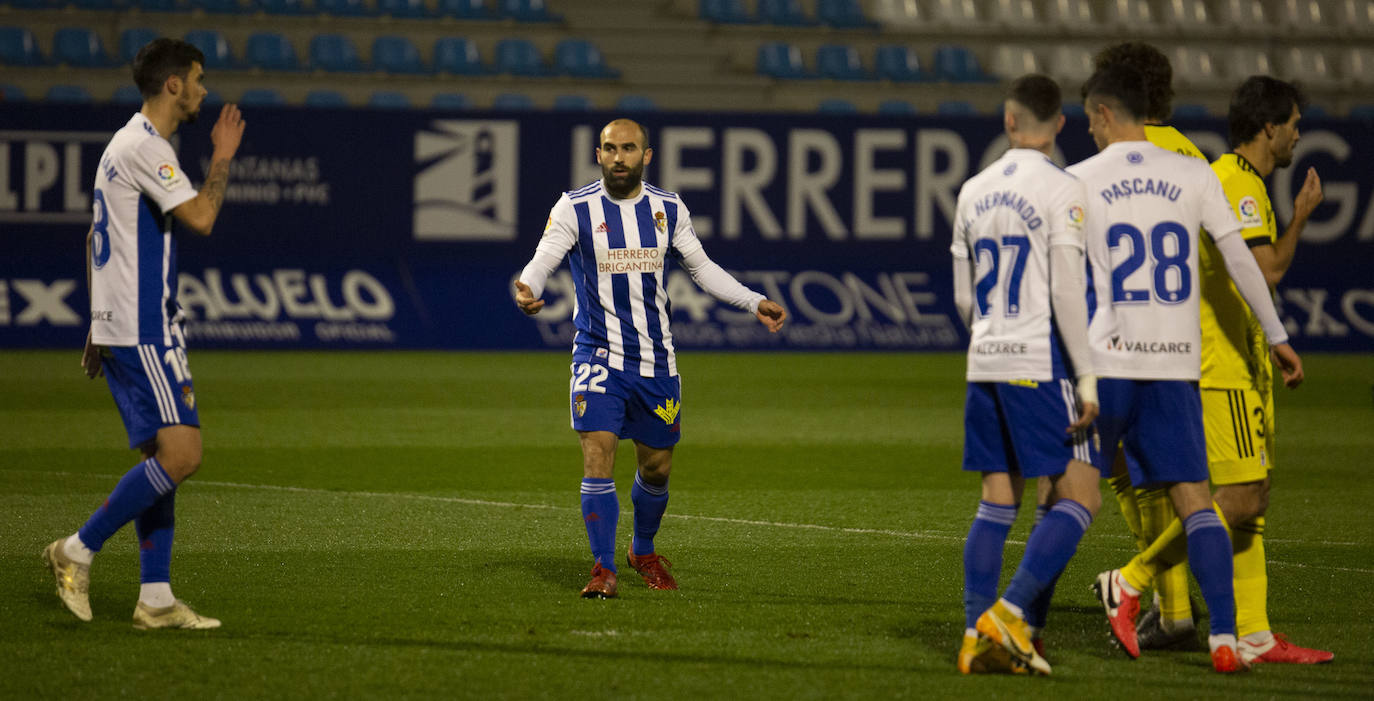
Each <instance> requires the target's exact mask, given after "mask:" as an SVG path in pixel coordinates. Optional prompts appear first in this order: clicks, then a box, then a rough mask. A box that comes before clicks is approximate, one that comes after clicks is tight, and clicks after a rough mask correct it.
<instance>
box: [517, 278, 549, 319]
mask: <svg viewBox="0 0 1374 701" xmlns="http://www.w3.org/2000/svg"><path fill="white" fill-rule="evenodd" d="M515 306H517V307H520V311H522V312H524V313H526V314H528V315H530V316H534V315H535V314H538V313H539V310H540V309H543V308H544V300H542V299H535V298H534V293H533V292H531V291H530V286H529V285H526V284H525V283H523V282H520V281H519V280H516V281H515Z"/></svg>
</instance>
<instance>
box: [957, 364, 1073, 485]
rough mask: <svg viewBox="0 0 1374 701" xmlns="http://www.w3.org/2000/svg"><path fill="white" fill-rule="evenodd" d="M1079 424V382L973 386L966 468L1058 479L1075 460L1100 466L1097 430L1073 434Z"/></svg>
mask: <svg viewBox="0 0 1374 701" xmlns="http://www.w3.org/2000/svg"><path fill="white" fill-rule="evenodd" d="M1077 420H1078V402H1077V399H1076V397H1075V394H1074V389H1073V383H1072V382H1070V381H1069V380H1065V379H1059V380H1050V381H1048V382H1031V381H1018V382H970V383H969V384H968V394H967V397H966V399H965V401H964V469H965V470H968V471H971V472H1015V473H1019V474H1020V475H1021V476H1022V477H1044V476H1046V475H1058V474H1061V473H1063V472H1064V470H1065V468H1067V467H1068V464H1069V461H1070V460H1080V461H1082V462H1085V463H1088V464H1090V465H1095V464H1097V460H1098V458H1097V451H1098V444H1097V435H1096V433H1095V432H1094V431H1093V429H1091V428H1089V429H1088V430H1086V431H1078V432H1076V433H1073V434H1069V433H1067V432H1066V431H1067V430H1068V428H1069V425H1070V424H1072V423H1073V422H1075V421H1077Z"/></svg>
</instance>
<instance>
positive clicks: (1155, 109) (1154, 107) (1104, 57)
mask: <svg viewBox="0 0 1374 701" xmlns="http://www.w3.org/2000/svg"><path fill="white" fill-rule="evenodd" d="M1112 66H1121V67H1124V68H1128V69H1130V70H1131V71H1133V72H1135V73H1139V74H1140V75H1141V76H1142V77H1143V78H1144V79H1145V92H1146V95H1145V99H1146V102H1147V103H1148V106H1147V107H1146V109H1145V114H1143V115H1141V116H1142V117H1144V118H1145V119H1146V120H1147V121H1151V122H1163V121H1166V120H1167V119H1169V115H1170V113H1172V112H1173V101H1174V87H1173V80H1174V68H1173V66H1172V65H1170V64H1169V57H1167V56H1165V55H1164V53H1163V52H1161V51H1160V50H1159V49H1157V48H1155V47H1154V46H1152V45H1150V44H1146V43H1145V42H1142V41H1125V42H1121V43H1120V44H1113V45H1111V46H1108V47H1107V48H1105V49H1103V50H1101V51H1099V52H1097V55H1096V56H1093V67H1094V68H1095V69H1097V70H1099V71H1100V70H1103V69H1105V68H1108V67H1112Z"/></svg>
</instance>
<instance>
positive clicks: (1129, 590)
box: [1114, 570, 1140, 596]
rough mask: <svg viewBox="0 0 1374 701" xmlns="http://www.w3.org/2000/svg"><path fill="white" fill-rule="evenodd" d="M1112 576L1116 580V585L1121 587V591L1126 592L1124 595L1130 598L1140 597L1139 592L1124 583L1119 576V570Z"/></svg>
mask: <svg viewBox="0 0 1374 701" xmlns="http://www.w3.org/2000/svg"><path fill="white" fill-rule="evenodd" d="M1114 576H1115V578H1116V583H1117V584H1120V585H1121V590H1122V591H1124V592H1126V594H1128V595H1130V596H1140V590H1139V589H1136V588H1135V587H1133V586H1131V583H1130V582H1128V581H1126V578H1125V577H1124V576H1122V575H1121V571H1120V570H1117V572H1116V574H1115V575H1114Z"/></svg>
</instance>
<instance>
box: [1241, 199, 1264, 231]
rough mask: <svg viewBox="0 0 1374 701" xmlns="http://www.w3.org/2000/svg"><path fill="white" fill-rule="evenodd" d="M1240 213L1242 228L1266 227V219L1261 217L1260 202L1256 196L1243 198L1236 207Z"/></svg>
mask: <svg viewBox="0 0 1374 701" xmlns="http://www.w3.org/2000/svg"><path fill="white" fill-rule="evenodd" d="M1236 209H1237V211H1239V212H1240V225H1241V227H1242V228H1245V229H1249V228H1252V227H1257V226H1264V218H1263V217H1261V216H1260V208H1259V201H1258V200H1256V199H1255V196H1254V195H1246V196H1245V197H1242V198H1241V200H1240V202H1239V203H1237V205H1236Z"/></svg>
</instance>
